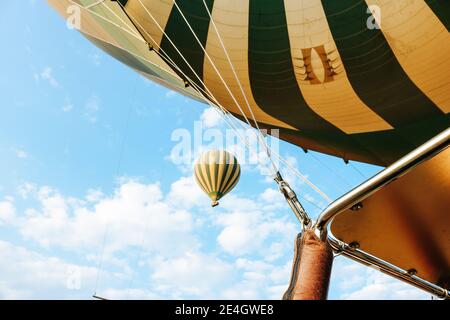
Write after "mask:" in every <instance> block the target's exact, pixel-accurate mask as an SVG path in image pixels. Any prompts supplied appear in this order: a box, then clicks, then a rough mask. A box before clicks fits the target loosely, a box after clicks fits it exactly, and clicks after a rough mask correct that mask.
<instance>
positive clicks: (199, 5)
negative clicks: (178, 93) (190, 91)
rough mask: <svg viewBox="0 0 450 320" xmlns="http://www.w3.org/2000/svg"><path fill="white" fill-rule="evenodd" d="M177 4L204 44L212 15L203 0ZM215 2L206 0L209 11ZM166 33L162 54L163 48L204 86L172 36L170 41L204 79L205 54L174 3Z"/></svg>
mask: <svg viewBox="0 0 450 320" xmlns="http://www.w3.org/2000/svg"><path fill="white" fill-rule="evenodd" d="M176 3H177V4H178V6H179V7H180V9H181V11H182V12H183V14H184V16H185V17H186V20H187V21H189V24H190V25H191V27H192V29H193V30H194V32H195V34H196V35H197V37H198V39H199V40H200V42H201V44H202V45H203V47H205V46H206V39H207V36H208V30H209V22H210V18H209V15H208V12H207V11H206V8H205V6H204V5H203V1H201V0H196V1H192V0H177V1H176ZM213 3H214V0H206V4H207V6H208V8H209V10H212V6H213ZM165 33H166V35H167V36H166V35H164V36H163V38H162V40H161V49H162V50H160V51H161V54H162V55H163V56H164V53H163V52H162V51H164V52H165V53H166V54H167V55H168V56H169V57H170V58H171V59H172V60H173V62H174V63H175V64H176V65H177V66H178V67H179V68H180V69H181V70H182V71H183V72H184V73H185V74H186V75H187V76H188V77H189V78H190V79H191V80H192V81H194V82H195V83H196V84H197V85H199V86H200V87H202V88H203V85H202V84H201V83H200V82H199V81H198V79H197V77H196V76H195V74H194V72H192V71H191V69H190V68H189V66H188V65H187V64H186V63H185V62H184V61H183V59H182V58H181V56H180V55H179V54H178V53H177V51H176V50H175V48H174V47H173V45H172V44H171V43H170V41H169V39H168V38H170V40H172V42H173V43H174V44H175V46H176V47H177V48H178V50H179V51H180V52H181V53H182V55H183V56H184V57H185V58H186V60H187V61H188V62H189V64H190V65H191V67H192V68H193V69H194V71H195V73H196V74H197V75H198V76H199V77H200V78H201V79H203V60H204V57H205V54H204V52H203V49H202V47H201V46H200V45H199V43H198V42H197V40H196V39H195V37H194V35H193V34H192V31H191V30H190V29H189V27H188V25H187V24H186V22H185V21H184V19H183V17H182V15H181V13H180V11H179V10H178V8H177V7H176V6H175V5H174V6H173V8H172V11H171V12H170V16H169V19H168V21H167V24H166V28H165Z"/></svg>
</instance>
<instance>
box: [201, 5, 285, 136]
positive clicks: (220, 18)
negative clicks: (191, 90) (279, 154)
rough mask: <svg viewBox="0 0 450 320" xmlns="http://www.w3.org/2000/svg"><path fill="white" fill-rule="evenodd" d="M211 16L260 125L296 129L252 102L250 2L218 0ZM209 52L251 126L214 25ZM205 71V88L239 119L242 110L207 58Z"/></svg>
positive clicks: (209, 36) (209, 32)
mask: <svg viewBox="0 0 450 320" xmlns="http://www.w3.org/2000/svg"><path fill="white" fill-rule="evenodd" d="M211 14H212V19H213V20H214V22H215V24H216V26H217V30H218V31H219V34H220V37H221V38H222V41H223V43H224V45H225V48H226V49H227V52H228V55H229V56H230V59H231V62H232V64H233V66H234V68H235V70H236V73H237V76H238V78H239V81H240V83H241V84H242V87H243V89H244V92H245V96H246V97H247V99H248V101H249V103H250V106H251V107H252V110H253V113H254V115H255V117H256V118H257V119H258V121H259V122H264V123H267V124H270V125H273V126H276V127H282V128H290V129H293V128H292V127H291V126H289V125H288V124H286V123H284V122H282V121H280V120H277V119H275V118H273V117H272V116H270V115H269V114H267V113H265V112H264V111H263V110H261V109H260V108H259V107H258V105H257V103H256V101H255V100H254V98H253V94H252V91H251V87H250V78H249V71H248V19H249V17H248V15H249V0H215V1H214V6H213V10H212V13H211ZM206 52H207V53H208V55H209V56H210V57H211V59H212V60H213V61H214V64H215V65H216V67H217V69H218V70H219V71H220V73H221V75H222V77H223V78H224V80H225V82H226V83H227V84H228V86H229V87H230V90H231V92H233V95H234V96H235V98H236V100H237V101H238V103H239V105H240V106H241V108H242V110H243V111H244V113H245V115H246V116H247V117H248V119H249V120H250V121H251V122H252V118H251V115H250V112H249V111H248V107H247V104H246V102H245V100H244V96H243V95H242V92H241V89H240V88H239V84H238V82H237V81H236V78H235V76H234V74H233V71H232V69H231V66H230V63H229V62H228V60H227V57H226V55H225V52H224V50H223V48H222V45H221V44H220V41H219V37H218V35H217V32H216V31H215V29H214V26H213V25H212V23H210V25H209V31H208V38H207V43H206ZM203 68H204V69H203V70H204V72H203V80H204V82H205V85H206V87H207V88H208V89H210V90H211V92H213V94H214V96H215V97H216V98H217V100H218V101H219V102H220V104H222V105H223V106H224V107H226V108H227V109H228V110H229V111H231V112H234V113H236V114H239V115H240V114H241V112H240V111H239V108H238V107H237V106H236V104H235V103H234V101H233V100H232V98H231V95H230V94H229V93H228V91H227V89H226V87H225V85H224V84H223V83H222V81H221V80H220V78H219V76H218V75H217V73H216V71H215V70H214V68H213V67H212V65H211V63H210V62H209V60H208V59H207V58H206V57H205V60H204V65H203Z"/></svg>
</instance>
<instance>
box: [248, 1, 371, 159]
mask: <svg viewBox="0 0 450 320" xmlns="http://www.w3.org/2000/svg"><path fill="white" fill-rule="evenodd" d="M249 11H250V13H249V15H250V16H249V52H248V60H249V62H248V63H249V77H250V85H251V89H252V92H253V96H254V98H255V101H256V102H257V104H258V106H259V107H260V108H261V109H262V110H264V111H265V112H266V113H268V114H270V115H271V116H273V117H274V118H276V119H279V120H281V121H283V122H285V123H288V124H290V125H292V126H294V127H296V128H298V129H299V130H300V132H301V134H302V136H304V137H305V138H306V139H310V140H312V141H315V142H317V143H319V144H321V145H325V146H327V147H328V148H330V149H336V150H349V149H353V150H354V149H364V148H363V147H362V146H357V145H355V144H353V143H352V142H351V140H350V139H348V136H346V135H345V133H343V132H342V131H341V130H339V129H338V128H336V127H335V126H333V125H332V124H331V123H329V122H328V121H326V120H325V119H323V118H322V117H320V116H319V115H318V114H316V113H315V112H314V111H313V110H312V109H311V108H310V107H309V106H308V105H307V103H306V101H305V99H304V98H303V96H302V93H301V91H300V88H299V86H298V83H297V79H296V76H295V71H294V66H293V63H292V56H291V48H290V42H289V34H288V29H287V24H286V13H285V8H284V2H283V1H282V0H276V1H275V0H273V1H260V0H250V8H249ZM343 154H344V152H343Z"/></svg>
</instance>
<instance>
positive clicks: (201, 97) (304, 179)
mask: <svg viewBox="0 0 450 320" xmlns="http://www.w3.org/2000/svg"><path fill="white" fill-rule="evenodd" d="M69 1H70V2H72V3H74V4H75V5H78V6H80V5H79V4H77V3H75V2H73V1H72V0H69ZM138 1H139V2H140V4H141V6H142V7H143V8H144V10H145V11H146V12H147V14H148V15H149V16H150V17H151V18H152V20H153V21H154V22H155V24H156V25H157V26H158V28H159V29H160V30H161V31H162V32H163V34H164V35H166V37H167V39H168V41H169V42H170V43H171V44H172V46H173V47H174V49H175V50H176V51H177V53H178V54H179V55H180V57H181V58H182V59H183V61H184V62H185V63H186V64H187V66H188V67H189V68H190V69H191V71H192V72H193V74H194V75H195V76H196V78H197V79H198V80H199V81H200V83H201V84H203V85H204V87H205V89H206V91H207V92H205V90H203V88H201V87H199V86H198V85H196V84H195V82H193V81H192V80H191V79H189V77H187V76H186V75H185V74H184V72H182V70H181V69H180V68H179V67H177V66H176V64H175V63H173V61H170V62H171V63H170V64H171V65H172V66H173V67H174V68H175V69H177V70H178V71H180V72H181V73H182V74H183V76H184V77H186V79H187V80H189V81H190V82H191V84H192V85H193V87H194V89H195V90H196V91H198V92H203V93H204V94H201V95H200V96H197V97H198V98H200V99H202V100H204V101H205V102H207V103H208V104H209V105H210V106H212V107H215V108H216V107H219V108H220V110H221V111H222V112H223V114H225V115H229V114H230V112H229V111H228V110H227V109H226V108H224V107H223V106H222V105H221V104H220V103H219V102H218V100H217V99H216V98H215V96H214V95H213V94H212V92H211V91H210V90H209V88H208V87H207V86H205V84H204V82H203V80H202V79H201V78H200V77H199V76H198V74H197V72H195V70H193V68H192V66H191V65H190V63H189V62H188V61H187V60H186V59H185V57H184V56H183V54H182V53H181V52H180V51H179V49H178V48H177V47H176V46H175V44H174V43H173V42H172V40H171V39H170V38H169V37H168V36H167V34H166V33H165V31H164V30H163V29H162V28H161V26H160V25H159V23H158V22H157V21H156V19H155V18H154V17H153V15H152V14H151V13H150V12H149V11H148V9H147V8H146V7H145V5H144V4H143V3H142V2H141V1H140V0H138ZM117 3H119V5H120V6H121V7H122V8H123V9H125V8H124V7H123V5H122V4H121V3H120V1H119V2H117ZM80 7H81V8H83V9H85V10H87V11H89V12H91V13H93V14H94V15H96V16H98V17H99V18H101V19H103V20H105V21H107V22H109V23H111V24H113V25H114V26H116V27H117V28H119V29H121V30H123V31H124V32H127V33H130V32H129V31H128V30H126V29H124V28H123V27H121V26H119V25H117V24H116V23H114V22H113V21H111V20H109V19H107V18H105V17H104V16H102V15H99V14H98V13H96V12H93V11H92V10H90V9H86V8H85V7H82V6H80ZM136 22H137V21H136ZM140 27H141V28H142V26H140ZM142 29H143V30H144V31H145V32H146V34H147V35H148V36H149V37H150V38H151V39H152V41H153V42H154V43H155V44H156V45H157V46H158V44H157V43H156V42H155V41H154V39H153V37H151V35H150V34H148V32H147V31H146V30H145V28H142ZM133 36H134V35H133ZM134 37H135V36H134ZM136 38H137V39H138V40H139V41H141V42H144V43H147V41H145V40H144V39H142V38H140V37H136ZM159 49H160V50H161V51H162V52H163V53H164V51H163V50H162V48H160V47H159ZM123 50H124V51H126V52H128V53H130V54H132V55H134V56H136V57H138V58H140V59H142V60H144V61H147V62H149V63H151V64H152V65H154V66H156V67H158V68H160V69H162V70H164V69H163V68H162V67H161V66H159V65H157V64H155V63H154V62H152V61H150V60H148V59H146V58H144V57H142V56H140V55H138V54H136V53H134V52H131V51H129V50H127V49H125V48H123ZM155 52H156V51H155ZM165 56H166V57H165V58H166V59H169V60H171V59H170V57H168V55H167V54H165ZM166 72H167V71H166ZM204 95H206V96H209V97H210V98H209V99H207V98H206V97H205V96H204ZM210 99H212V100H213V101H214V104H212V102H211V101H210ZM240 109H241V112H242V108H240ZM219 114H221V113H220V112H219ZM223 114H221V115H222V116H223ZM227 124H228V125H230V123H229V122H227ZM247 124H249V121H248V119H247ZM249 125H250V124H249ZM231 127H232V129H234V130H236V131H237V133H238V135H239V136H240V138H241V140H242V141H243V142H244V144H245V145H246V146H247V147H248V148H249V149H250V147H249V144H248V142H247V139H245V138H242V135H241V134H239V130H237V129H236V128H235V127H233V126H231ZM272 155H273V156H275V157H276V158H278V160H280V161H281V162H282V163H284V164H285V165H286V166H287V167H288V168H289V169H290V170H292V172H293V173H294V174H295V175H296V176H298V177H299V178H300V179H302V180H303V181H304V182H305V183H307V184H308V185H309V186H310V187H311V188H312V189H313V190H315V191H316V192H317V193H318V194H319V195H321V196H322V197H323V198H324V199H325V200H326V201H327V202H331V199H330V198H329V197H328V196H327V195H326V194H325V193H323V192H322V191H321V190H320V189H319V188H318V187H316V186H315V185H314V184H313V183H312V182H310V181H309V179H308V178H306V177H305V176H304V175H303V174H301V173H300V172H299V171H298V170H297V169H296V168H294V167H293V166H291V165H290V164H289V163H288V162H287V161H286V160H285V159H283V158H282V157H281V156H280V155H279V154H277V153H276V152H274V151H273V150H272ZM308 202H309V203H311V202H310V201H308ZM311 204H313V203H311ZM313 205H315V204H313ZM315 206H316V207H317V205H315Z"/></svg>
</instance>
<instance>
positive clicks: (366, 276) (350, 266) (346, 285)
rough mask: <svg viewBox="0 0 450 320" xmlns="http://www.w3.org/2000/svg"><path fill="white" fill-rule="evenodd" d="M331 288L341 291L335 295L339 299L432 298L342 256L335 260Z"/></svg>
mask: <svg viewBox="0 0 450 320" xmlns="http://www.w3.org/2000/svg"><path fill="white" fill-rule="evenodd" d="M331 288H332V289H333V291H335V290H336V291H339V292H340V294H339V295H338V296H336V297H335V298H339V299H348V300H375V299H376V300H394V299H401V300H409V299H411V300H417V299H430V295H429V294H427V293H426V292H424V291H422V290H419V289H417V288H415V287H413V286H411V285H408V284H406V283H403V282H400V281H398V280H396V279H394V278H392V277H389V276H387V275H385V274H383V273H381V272H380V271H378V270H374V269H371V268H368V267H366V266H363V265H361V264H359V263H356V262H353V261H350V260H348V259H345V258H341V257H339V258H337V259H335V260H334V264H333V272H332V278H331Z"/></svg>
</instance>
